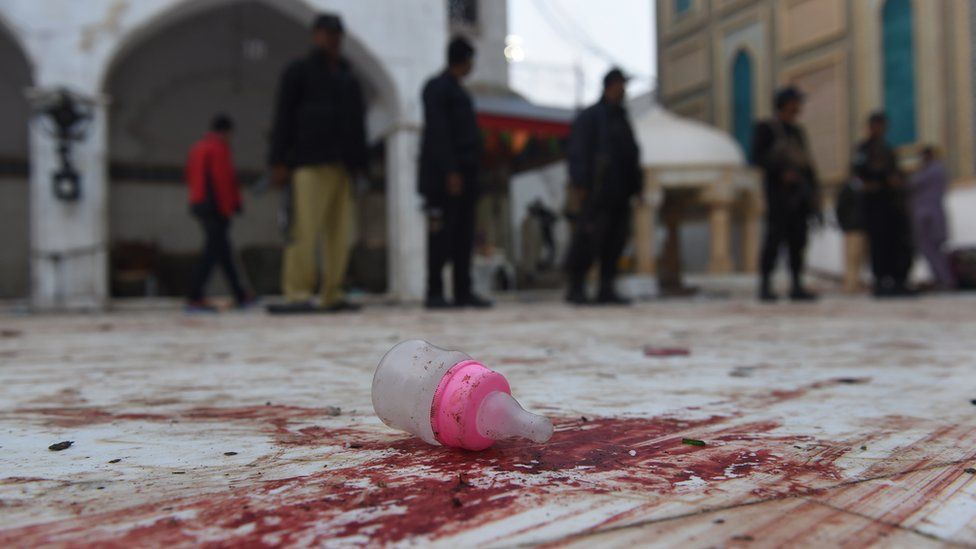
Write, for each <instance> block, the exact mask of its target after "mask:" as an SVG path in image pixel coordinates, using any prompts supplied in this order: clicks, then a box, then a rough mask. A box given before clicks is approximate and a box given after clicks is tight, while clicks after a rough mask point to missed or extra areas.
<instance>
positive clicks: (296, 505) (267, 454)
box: [0, 296, 976, 547]
mask: <svg viewBox="0 0 976 549" xmlns="http://www.w3.org/2000/svg"><path fill="white" fill-rule="evenodd" d="M413 337H421V338H426V339H429V340H431V341H433V342H435V343H438V344H440V345H443V346H448V347H454V348H458V349H462V350H465V351H466V352H468V353H469V354H471V355H472V356H474V357H475V358H478V359H480V360H481V361H482V362H484V363H485V364H486V365H488V366H489V367H492V368H494V369H497V370H499V371H501V372H503V373H504V374H505V375H506V376H507V377H508V379H509V381H510V382H511V384H512V387H513V392H514V393H515V395H516V397H518V398H519V399H520V400H521V401H522V402H523V404H524V405H525V406H526V407H527V408H530V409H534V410H536V411H541V412H544V413H546V414H548V415H550V416H551V417H552V418H553V420H554V421H555V422H556V424H557V433H556V435H555V437H554V438H553V440H552V441H551V442H550V443H548V444H546V445H538V446H537V445H532V444H527V443H522V442H517V441H511V442H505V443H502V444H499V445H498V446H497V447H496V448H494V449H492V450H489V451H487V452H484V453H480V454H471V453H462V452H455V451H451V450H446V449H443V448H435V447H428V446H425V445H424V444H423V443H421V442H419V441H414V440H410V439H408V438H406V437H405V436H403V435H401V434H399V433H396V432H394V431H391V430H389V429H388V428H386V427H385V426H383V425H381V424H380V423H379V421H378V420H376V419H375V418H374V417H373V415H372V411H371V406H370V398H369V385H370V379H371V374H372V370H373V368H374V367H375V364H376V361H377V360H378V359H379V358H380V356H382V354H383V353H384V352H385V351H386V350H387V349H388V348H389V347H390V346H392V345H393V344H394V343H396V342H397V341H399V340H402V339H407V338H413ZM647 345H655V346H667V347H683V348H687V349H689V350H690V355H689V356H687V357H671V358H655V357H648V356H645V354H644V352H643V349H644V347H645V346H647ZM972 399H976V296H963V297H939V298H927V299H920V300H914V301H905V302H874V301H870V300H868V299H866V298H843V299H842V298H833V299H828V300H826V301H824V302H822V303H819V304H815V305H791V304H781V305H777V306H773V307H764V306H760V305H758V304H755V303H753V302H751V301H748V300H739V299H730V300H697V301H665V302H656V303H649V304H642V305H640V306H636V307H633V308H630V309H625V310H620V309H598V308H593V309H570V308H567V307H564V306H562V305H559V304H552V303H544V304H539V305H534V306H530V305H525V304H514V303H508V304H503V305H502V306H501V307H499V308H498V309H496V310H494V311H490V312H486V313H476V312H458V313H440V314H429V313H426V312H423V311H420V310H414V309H400V308H383V307H374V308H370V309H367V310H366V311H365V312H364V313H363V314H359V315H353V316H341V317H338V316H337V317H326V316H320V317H304V318H299V317H291V318H270V317H267V316H264V315H263V314H261V313H259V312H254V313H248V314H226V315H222V316H219V317H186V316H183V315H181V314H179V313H177V312H174V311H160V310H152V311H141V312H140V311H126V312H119V313H115V314H106V315H101V316H37V317H20V318H15V317H6V318H0V545H3V546H11V545H13V546H25V547H26V546H36V545H39V544H72V545H73V544H78V543H81V544H85V543H87V544H99V543H117V544H140V545H196V544H199V543H202V542H216V544H217V545H227V546H230V545H238V544H242V543H245V544H257V543H269V544H275V543H279V544H291V545H296V546H297V545H307V544H309V543H318V544H326V543H328V544H329V545H338V546H342V545H355V544H359V543H363V542H373V543H390V544H403V545H410V544H427V543H430V542H434V543H437V544H440V545H443V546H445V547H451V546H466V545H469V544H480V545H513V544H518V543H555V544H562V543H566V544H576V545H580V546H592V545H593V544H596V543H599V544H612V545H620V546H629V545H631V544H633V543H635V542H638V543H647V544H650V543H655V542H657V543H659V544H661V545H668V546H674V545H679V544H689V543H690V544H691V545H692V546H706V545H733V546H734V545H738V544H742V545H746V544H751V545H779V544H782V545H795V544H800V545H814V544H816V545H825V544H826V545H835V544H840V543H850V544H852V545H871V544H881V545H904V546H922V545H925V544H937V543H942V542H957V543H962V544H970V545H972V544H976V474H973V472H972V469H971V468H973V467H976V405H974V404H973V403H972V402H971V400H972ZM330 406H338V407H340V408H341V410H342V412H341V414H340V415H338V416H335V415H333V414H332V413H331V411H330V409H329V407H330ZM584 418H585V419H584ZM682 438H694V439H701V440H703V441H705V442H706V446H704V447H698V446H691V445H687V444H682ZM62 440H71V441H74V444H73V446H71V447H70V448H69V449H67V450H64V451H61V452H53V451H49V450H48V449H47V447H48V445H50V444H52V443H55V442H59V441H62ZM231 452H234V453H233V454H230V453H231ZM631 452H633V453H634V455H631ZM116 460H118V461H116ZM967 470H969V471H970V472H967Z"/></svg>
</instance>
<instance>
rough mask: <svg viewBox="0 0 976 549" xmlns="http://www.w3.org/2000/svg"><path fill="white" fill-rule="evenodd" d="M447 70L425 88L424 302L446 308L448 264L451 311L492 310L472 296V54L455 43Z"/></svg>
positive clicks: (476, 149) (475, 151)
mask: <svg viewBox="0 0 976 549" xmlns="http://www.w3.org/2000/svg"><path fill="white" fill-rule="evenodd" d="M447 65H448V66H447V69H446V70H445V71H444V72H442V73H441V74H439V75H437V76H435V77H433V78H431V79H430V80H428V81H427V84H425V85H424V91H423V102H424V131H423V136H422V140H421V145H420V174H419V177H418V186H419V191H420V194H421V195H423V197H424V205H425V209H426V212H427V230H428V233H427V300H426V306H427V308H430V309H441V308H446V307H450V306H451V303H448V301H447V300H446V299H444V282H443V280H442V278H443V277H442V276H441V271H443V269H444V265H445V264H447V263H448V262H450V263H451V266H452V272H453V283H454V303H453V305H454V306H457V307H475V308H486V307H490V306H491V303H490V302H489V301H486V300H484V299H482V298H480V297H478V296H476V295H475V294H474V293H473V292H472V291H471V252H472V247H473V246H474V229H475V203H476V201H477V199H478V164H479V162H480V161H481V132H480V130H479V129H478V122H477V118H476V117H475V112H474V103H473V101H472V100H471V96H470V95H468V92H467V91H465V89H464V87H462V86H461V80H462V79H463V78H464V77H466V76H467V75H469V74H470V73H471V70H472V68H473V67H474V48H473V47H472V46H471V44H470V43H469V42H468V41H467V40H465V39H464V38H455V39H453V40H452V41H451V43H450V44H449V45H448V48H447Z"/></svg>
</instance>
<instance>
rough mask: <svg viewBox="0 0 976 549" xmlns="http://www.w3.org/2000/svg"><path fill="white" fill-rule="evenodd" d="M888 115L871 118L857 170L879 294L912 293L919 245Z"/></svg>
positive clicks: (857, 153)
mask: <svg viewBox="0 0 976 549" xmlns="http://www.w3.org/2000/svg"><path fill="white" fill-rule="evenodd" d="M887 131H888V118H887V116H885V114H884V113H882V112H876V113H874V114H872V115H871V116H870V118H869V119H868V138H867V139H865V140H864V141H862V142H861V143H860V144H859V145H858V146H857V149H856V150H855V151H854V162H853V164H854V165H853V171H854V175H855V176H856V177H857V178H858V179H860V180H861V181H863V182H864V196H863V199H862V204H863V208H864V226H865V229H866V230H867V233H868V246H869V248H870V251H871V271H872V273H873V275H874V295H875V296H878V297H889V296H905V295H912V293H913V292H912V291H911V289H910V288H909V287H908V274H909V271H910V270H911V266H912V258H913V256H914V250H913V248H912V243H911V221H910V218H909V216H908V204H907V198H906V195H905V192H904V177H903V174H902V173H901V170H900V169H899V168H898V157H897V156H896V155H895V151H894V150H893V149H892V148H891V146H890V145H889V144H888V143H887V141H885V134H886V133H887Z"/></svg>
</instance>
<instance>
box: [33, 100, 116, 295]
mask: <svg viewBox="0 0 976 549" xmlns="http://www.w3.org/2000/svg"><path fill="white" fill-rule="evenodd" d="M59 91H60V90H58V89H40V90H32V93H31V100H32V103H33V108H34V110H35V112H37V111H39V110H43V109H45V108H49V107H50V105H51V101H52V99H51V98H52V97H54V96H56V95H57V94H58V92H59ZM72 95H73V96H74V98H75V99H76V100H79V101H81V102H83V103H85V104H87V110H88V112H89V113H90V115H91V119H90V121H89V122H88V123H87V129H86V130H85V131H84V133H83V134H80V135H79V136H78V139H77V140H74V141H72V142H71V145H70V149H69V152H68V153H67V154H66V155H65V158H67V159H68V160H69V162H70V164H71V166H72V167H73V169H74V171H75V172H76V173H77V175H78V176H79V179H78V182H79V183H78V195H77V198H69V197H65V196H64V195H63V194H62V196H61V197H58V196H56V195H55V188H54V185H55V183H54V176H55V174H57V173H59V172H60V173H62V174H63V173H64V167H65V165H64V163H63V161H62V156H61V154H59V145H60V140H59V139H58V137H57V135H56V131H52V129H53V128H54V127H55V125H54V124H52V123H51V122H52V121H51V120H50V119H48V120H44V122H43V123H42V122H41V120H40V117H47V118H49V117H48V115H46V114H35V115H34V117H33V119H32V122H31V125H30V154H31V168H30V230H31V239H30V240H31V258H30V263H31V305H32V307H33V308H35V309H37V310H90V309H102V308H104V307H105V306H106V305H107V303H108V250H107V245H108V243H107V241H108V238H107V237H108V230H107V227H108V208H107V205H108V174H107V160H106V158H107V150H106V149H107V139H106V113H107V108H106V101H105V100H104V99H103V98H102V97H98V96H93V95H89V96H83V95H79V94H77V93H73V94H72Z"/></svg>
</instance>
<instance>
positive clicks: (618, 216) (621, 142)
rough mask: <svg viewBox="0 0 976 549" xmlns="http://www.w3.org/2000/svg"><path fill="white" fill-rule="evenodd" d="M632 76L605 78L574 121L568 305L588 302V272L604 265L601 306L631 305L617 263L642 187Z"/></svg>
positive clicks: (613, 72) (620, 74)
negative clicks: (631, 108) (629, 96)
mask: <svg viewBox="0 0 976 549" xmlns="http://www.w3.org/2000/svg"><path fill="white" fill-rule="evenodd" d="M626 84H627V77H626V76H624V73H623V72H622V71H621V70H620V69H617V68H614V69H611V70H610V71H609V72H608V73H607V74H606V76H604V78H603V96H602V97H601V98H600V101H599V102H598V103H597V104H595V105H593V106H591V107H589V108H587V109H585V110H584V111H583V112H581V113H580V114H579V116H577V117H576V120H575V121H574V122H573V129H572V133H571V134H570V137H569V150H568V156H569V178H570V185H571V188H570V193H571V197H572V198H571V201H572V202H574V203H575V204H574V207H573V208H572V209H574V210H578V211H574V212H572V213H573V215H574V217H575V226H574V232H573V241H572V244H571V245H570V249H569V254H568V255H567V258H566V270H567V273H568V275H569V290H568V292H567V294H566V301H568V302H569V303H573V304H577V305H581V304H585V303H588V302H589V300H588V297H587V295H586V289H585V287H584V286H585V279H586V272H587V271H588V270H589V269H590V266H591V265H592V264H593V260H594V259H595V258H599V261H600V290H599V293H598V294H597V303H600V304H609V305H614V304H615V305H626V304H627V303H628V301H627V300H626V299H624V298H622V297H620V296H619V295H617V292H616V290H615V289H614V279H615V278H616V275H617V261H618V259H619V258H620V254H621V253H622V252H623V248H624V245H625V244H626V243H627V238H628V236H629V235H630V202H631V199H632V198H633V197H634V195H636V194H637V193H638V191H639V190H640V186H641V170H640V151H639V149H638V146H637V141H636V140H635V139H634V132H633V129H632V128H631V126H630V120H629V118H628V116H627V110H626V108H625V107H624V96H625V95H626Z"/></svg>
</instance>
